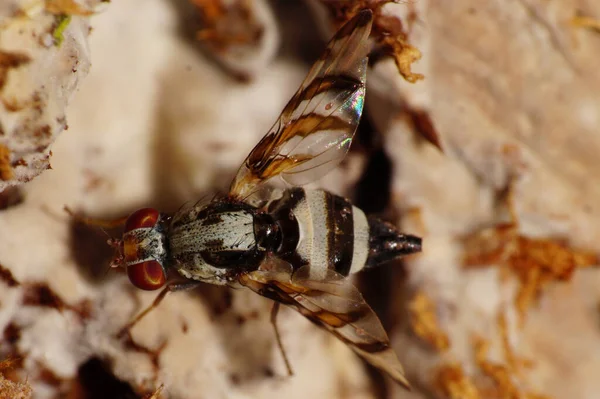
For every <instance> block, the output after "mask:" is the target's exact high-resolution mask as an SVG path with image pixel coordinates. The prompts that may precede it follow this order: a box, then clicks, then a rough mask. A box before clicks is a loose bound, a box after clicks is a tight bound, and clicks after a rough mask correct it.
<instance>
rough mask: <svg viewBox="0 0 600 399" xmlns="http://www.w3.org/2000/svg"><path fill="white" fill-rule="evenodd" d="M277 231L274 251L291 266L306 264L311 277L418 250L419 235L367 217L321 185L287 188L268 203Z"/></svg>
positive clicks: (348, 270) (343, 272) (374, 263)
mask: <svg viewBox="0 0 600 399" xmlns="http://www.w3.org/2000/svg"><path fill="white" fill-rule="evenodd" d="M269 213H270V214H271V215H272V216H273V218H274V220H275V221H276V222H277V224H278V226H279V228H280V231H281V238H280V239H281V245H280V248H279V251H277V255H278V256H280V257H281V258H282V259H284V260H286V261H288V262H289V263H290V264H291V265H292V266H293V267H294V269H298V268H300V267H302V266H305V265H310V266H309V267H310V276H311V278H314V279H317V280H318V279H322V278H325V277H326V274H327V270H328V269H329V270H334V271H335V272H337V273H339V274H341V275H342V276H348V275H349V274H352V273H356V272H359V271H361V270H362V269H363V268H365V267H373V266H377V265H379V264H381V263H384V262H387V261H390V260H392V259H395V258H398V257H400V256H402V255H407V254H411V253H415V252H418V251H420V250H421V239H420V238H419V237H415V236H411V235H407V234H401V233H400V232H398V231H397V230H396V228H395V227H393V226H392V225H390V224H389V223H386V222H383V221H381V220H379V219H376V218H367V217H366V216H365V214H364V212H363V211H362V210H360V209H359V208H357V207H355V206H353V205H352V204H351V203H350V202H349V201H348V200H347V199H345V198H343V197H340V196H337V195H334V194H331V193H329V192H327V191H324V190H305V189H303V188H292V189H289V190H286V191H285V192H284V195H283V196H282V198H281V199H279V200H277V201H274V202H273V203H272V204H271V205H270V206H269Z"/></svg>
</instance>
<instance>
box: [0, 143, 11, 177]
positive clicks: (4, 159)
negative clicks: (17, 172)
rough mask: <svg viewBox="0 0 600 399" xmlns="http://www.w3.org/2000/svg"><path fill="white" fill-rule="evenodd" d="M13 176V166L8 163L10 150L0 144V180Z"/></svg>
mask: <svg viewBox="0 0 600 399" xmlns="http://www.w3.org/2000/svg"><path fill="white" fill-rule="evenodd" d="M13 177H14V173H13V168H12V166H11V165H10V150H9V149H8V147H6V146H4V145H2V144H0V180H11V179H12V178H13Z"/></svg>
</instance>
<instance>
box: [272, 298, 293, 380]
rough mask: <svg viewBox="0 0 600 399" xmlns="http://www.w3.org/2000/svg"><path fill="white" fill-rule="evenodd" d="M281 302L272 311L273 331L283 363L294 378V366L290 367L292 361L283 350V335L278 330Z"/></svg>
mask: <svg viewBox="0 0 600 399" xmlns="http://www.w3.org/2000/svg"><path fill="white" fill-rule="evenodd" d="M279 306H280V304H279V302H275V303H273V308H272V309H271V324H273V329H274V330H275V339H277V346H278V347H279V351H280V352H281V356H282V357H283V361H284V362H285V367H286V368H287V372H288V376H290V377H291V376H293V375H294V372H293V371H292V366H291V365H290V361H289V359H288V357H287V354H286V353H285V349H284V348H283V342H281V334H279V328H277V314H278V313H279Z"/></svg>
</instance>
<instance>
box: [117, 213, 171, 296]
mask: <svg viewBox="0 0 600 399" xmlns="http://www.w3.org/2000/svg"><path fill="white" fill-rule="evenodd" d="M165 219H166V218H165V216H164V215H162V214H161V213H160V212H158V211H157V210H156V209H152V208H143V209H139V210H137V211H135V212H133V213H132V214H131V215H129V217H128V218H127V221H126V222H125V230H124V231H123V238H122V239H121V240H114V239H110V240H108V244H109V245H110V246H112V247H113V248H115V251H116V253H115V256H114V258H113V261H112V262H111V266H113V267H118V266H124V267H125V268H126V269H127V275H128V276H129V280H130V281H131V283H132V284H133V285H134V286H135V287H137V288H140V289H142V290H146V291H152V290H156V289H159V288H161V287H162V286H164V285H165V283H166V281H167V273H166V268H165V266H166V262H167V237H166V235H165V226H164V225H165Z"/></svg>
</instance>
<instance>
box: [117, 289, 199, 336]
mask: <svg viewBox="0 0 600 399" xmlns="http://www.w3.org/2000/svg"><path fill="white" fill-rule="evenodd" d="M200 284H202V283H200V282H199V281H189V282H185V283H170V284H168V285H167V286H166V287H165V288H164V289H163V290H162V291H161V292H160V294H158V296H157V297H156V299H154V301H153V302H152V304H150V306H148V307H147V308H146V309H144V311H142V313H140V314H139V315H137V316H136V317H135V318H134V319H133V320H131V321H130V322H129V323H127V324H126V325H125V327H123V328H122V329H121V330H120V331H119V333H118V334H117V338H122V337H124V336H125V335H126V334H129V332H130V331H131V329H132V328H133V327H134V326H135V325H136V324H137V323H138V322H139V321H140V320H142V318H144V317H145V316H146V315H147V314H148V313H150V311H151V310H152V309H154V308H156V307H158V305H160V303H161V302H162V300H163V299H165V297H166V296H167V294H168V293H169V292H175V291H186V290H191V289H194V288H196V287H198V286H199V285H200Z"/></svg>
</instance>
